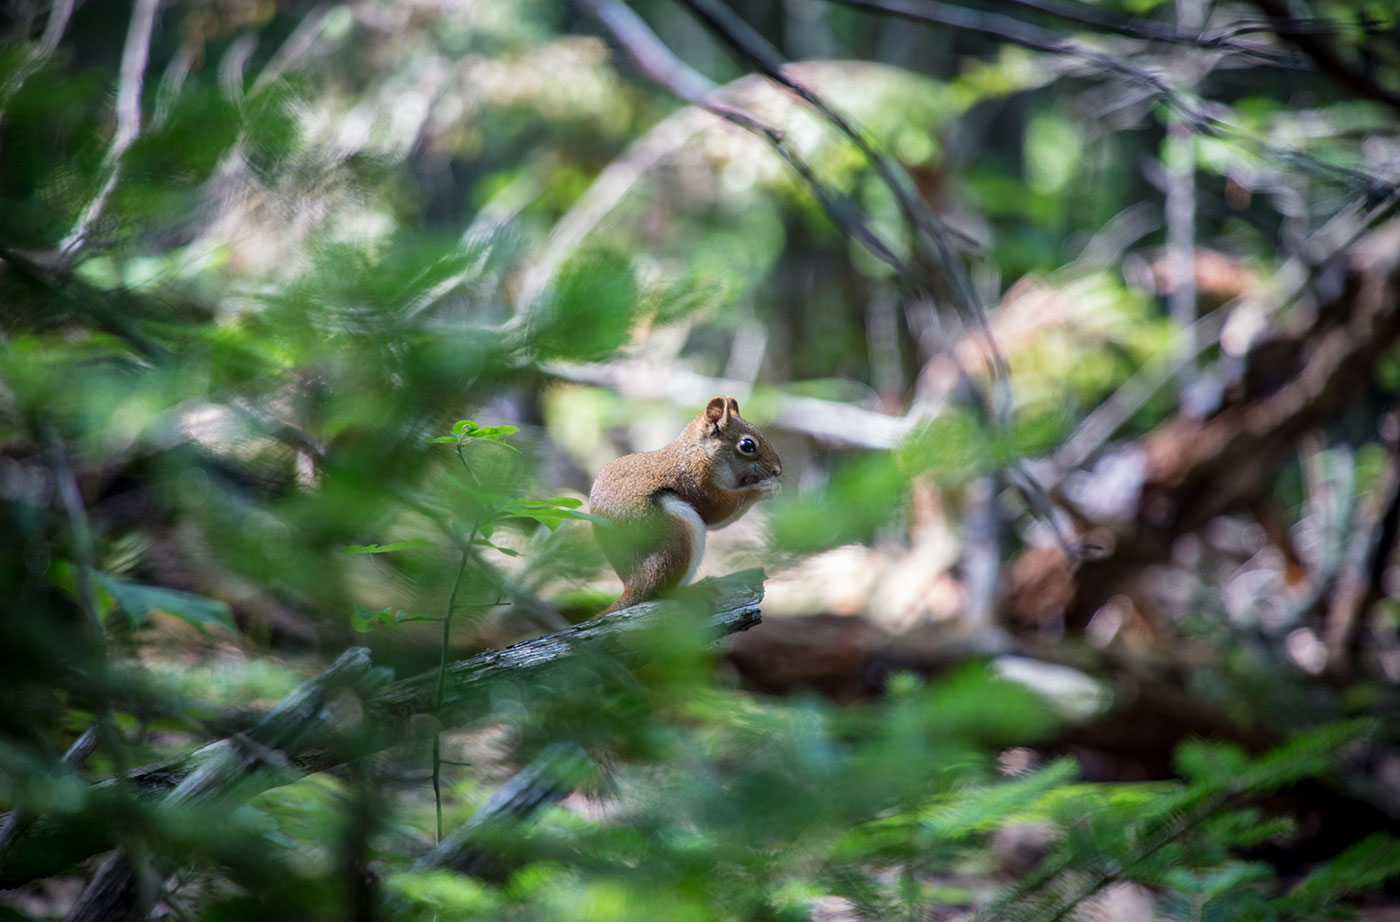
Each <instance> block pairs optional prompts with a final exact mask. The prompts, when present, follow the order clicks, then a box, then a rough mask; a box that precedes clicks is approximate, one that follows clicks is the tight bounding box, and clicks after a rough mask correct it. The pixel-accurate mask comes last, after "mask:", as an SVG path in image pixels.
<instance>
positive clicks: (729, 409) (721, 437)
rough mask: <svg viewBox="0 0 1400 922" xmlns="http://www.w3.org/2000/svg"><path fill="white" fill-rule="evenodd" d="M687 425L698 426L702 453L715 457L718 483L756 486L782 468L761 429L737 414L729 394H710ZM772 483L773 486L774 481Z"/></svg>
mask: <svg viewBox="0 0 1400 922" xmlns="http://www.w3.org/2000/svg"><path fill="white" fill-rule="evenodd" d="M691 425H692V426H695V427H696V428H697V429H698V430H699V432H698V435H699V436H700V438H701V439H702V440H703V441H704V443H705V446H706V454H709V455H710V456H711V457H713V458H714V459H715V462H716V463H715V465H714V476H715V478H716V479H717V480H718V482H719V485H720V486H723V487H727V488H728V489H731V490H737V489H739V488H741V487H753V486H758V485H759V484H764V483H768V482H770V481H773V480H776V479H777V477H778V475H779V474H781V473H782V472H783V463H782V462H781V461H779V460H778V453H777V452H776V451H774V450H773V446H772V445H770V444H768V440H767V439H766V438H764V437H763V433H762V432H759V431H758V429H756V428H755V427H754V426H753V424H752V423H750V422H749V421H748V420H746V419H744V418H743V417H741V416H740V415H739V402H738V401H737V400H735V399H734V398H733V397H711V398H710V402H709V403H707V404H705V409H704V411H703V412H701V414H700V415H699V416H697V417H695V419H694V421H693V422H692V423H691ZM772 487H773V488H774V489H776V488H777V484H776V483H775V484H772Z"/></svg>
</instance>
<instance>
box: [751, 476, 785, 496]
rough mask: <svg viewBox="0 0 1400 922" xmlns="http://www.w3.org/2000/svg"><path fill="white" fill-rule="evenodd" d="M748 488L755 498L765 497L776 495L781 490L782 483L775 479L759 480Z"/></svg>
mask: <svg viewBox="0 0 1400 922" xmlns="http://www.w3.org/2000/svg"><path fill="white" fill-rule="evenodd" d="M749 489H751V490H752V491H753V492H754V493H755V494H756V495H757V498H759V499H767V498H768V497H770V496H777V495H778V494H779V493H781V492H783V485H782V484H780V483H778V481H777V480H776V479H770V480H760V481H759V482H758V483H756V484H754V485H753V486H752V487H750V488H749Z"/></svg>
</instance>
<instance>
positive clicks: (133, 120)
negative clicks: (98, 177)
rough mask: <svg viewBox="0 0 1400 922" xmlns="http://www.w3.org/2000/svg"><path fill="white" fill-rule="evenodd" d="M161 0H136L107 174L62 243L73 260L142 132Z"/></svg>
mask: <svg viewBox="0 0 1400 922" xmlns="http://www.w3.org/2000/svg"><path fill="white" fill-rule="evenodd" d="M159 7H160V0H136V5H135V6H134V7H133V8H132V11H131V24H130V25H129V26H128V27H127V32H126V45H125V47H124V48H123V49H122V65H121V78H120V80H119V82H118V84H117V107H116V112H117V128H116V131H115V132H114V133H113V134H112V144H111V146H110V147H108V148H107V155H106V156H105V157H104V158H103V160H102V170H103V173H104V174H105V175H104V176H103V179H102V185H101V186H100V187H99V188H98V191H97V194H96V195H94V196H93V197H92V199H91V200H90V201H89V202H88V203H87V207H85V208H84V209H83V212H82V214H81V215H80V216H79V217H78V222H77V223H76V224H75V225H73V229H72V230H71V231H69V232H68V236H67V237H65V238H63V242H62V243H60V244H59V252H60V254H62V256H63V258H64V259H65V260H66V261H68V262H71V261H72V260H73V259H74V258H75V257H76V256H77V255H78V252H79V251H80V250H81V249H82V248H83V246H84V245H85V244H86V243H87V238H88V232H89V231H90V230H91V229H92V225H93V222H94V221H96V220H97V219H98V217H100V216H101V214H102V209H103V208H105V207H106V205H107V199H108V197H110V196H111V194H112V190H113V189H115V188H116V186H117V180H118V178H120V176H121V169H122V160H123V158H124V157H125V156H126V152H127V150H128V149H129V148H130V147H131V145H132V144H134V143H135V142H136V139H137V138H138V137H140V136H141V87H142V85H143V84H144V83H145V77H146V64H147V62H148V61H149V60H150V56H151V34H152V33H153V32H154V31H155V25H156V10H157V9H158V8H159Z"/></svg>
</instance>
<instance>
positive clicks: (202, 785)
mask: <svg viewBox="0 0 1400 922" xmlns="http://www.w3.org/2000/svg"><path fill="white" fill-rule="evenodd" d="M686 596H687V598H686V599H678V600H672V601H658V602H644V603H642V604H640V605H634V606H632V607H631V608H627V609H624V610H622V611H619V612H614V613H613V614H611V615H608V616H607V617H604V618H596V619H594V620H592V621H587V622H584V623H583V624H580V625H577V626H575V627H572V628H568V629H566V630H563V631H556V632H554V633H552V634H546V635H544V636H541V637H536V638H533V639H531V640H524V641H521V642H520V643H517V644H513V645H512V646H509V647H506V648H504V649H501V650H490V651H487V652H485V653H481V654H478V655H476V656H473V657H469V658H467V659H464V660H459V661H458V662H456V663H453V664H452V665H450V666H449V667H448V684H447V689H446V694H445V695H444V698H443V706H442V710H441V711H440V712H438V714H437V717H438V719H439V720H440V721H441V722H442V723H443V724H444V725H447V726H461V725H463V724H466V723H469V722H470V721H472V720H475V719H477V718H480V717H482V716H485V715H486V714H488V713H490V711H491V708H492V706H493V698H492V687H493V686H494V684H495V682H496V681H498V680H507V679H508V680H511V681H516V682H535V681H538V680H539V679H540V678H541V677H542V676H544V675H546V674H548V673H549V672H550V671H551V670H553V669H555V668H556V667H558V666H559V665H561V664H563V663H565V662H567V661H569V660H570V659H572V658H573V657H574V656H575V655H577V654H588V655H593V656H600V655H601V656H605V657H610V658H613V659H614V660H615V661H618V662H621V663H623V664H631V663H635V662H637V661H638V660H639V656H640V654H641V651H640V650H638V649H637V648H636V646H635V645H634V644H632V643H630V642H629V641H630V640H631V639H632V638H634V637H636V636H637V635H638V634H639V633H641V632H643V631H645V630H647V629H648V628H650V627H652V626H654V625H655V624H656V623H658V622H659V621H662V620H665V619H667V618H673V617H691V616H693V610H694V608H695V606H696V605H697V604H699V605H702V606H703V607H704V608H705V609H706V610H708V611H709V612H710V613H711V614H710V615H709V617H708V625H709V627H710V630H711V631H712V632H713V633H714V635H715V636H716V637H720V636H724V635H727V634H732V633H735V632H738V631H743V630H746V629H748V628H750V627H752V626H754V625H755V624H758V623H759V622H760V620H761V617H760V614H759V603H760V602H761V601H762V598H763V571H762V570H757V569H755V570H744V571H742V572H740V573H735V574H732V575H730V576H727V577H724V578H722V579H717V580H704V581H702V582H700V583H698V584H696V585H695V586H694V587H692V588H691V589H689V590H687V592H686ZM347 670H348V671H353V673H354V676H355V677H357V678H356V682H355V683H351V682H350V678H349V672H347ZM342 673H344V674H342ZM370 678H371V674H370V670H369V654H368V652H367V651H364V650H362V649H361V650H351V651H348V652H347V653H345V654H344V655H342V657H341V660H339V661H337V663H336V664H335V665H333V666H332V667H331V668H330V669H328V670H327V671H326V672H325V673H322V674H321V675H320V676H317V677H316V678H313V679H311V680H309V681H308V682H307V683H305V684H304V685H303V686H302V687H301V688H299V689H298V690H297V691H296V692H293V693H292V695H290V696H288V698H287V699H286V700H285V701H284V702H283V703H282V704H280V705H278V707H277V708H276V709H274V711H272V712H270V713H269V714H268V715H267V716H266V717H264V718H263V720H262V721H260V722H259V724H258V725H257V726H256V727H255V728H253V729H252V730H249V731H248V732H247V733H244V734H239V735H235V736H232V737H229V738H228V739H225V740H221V741H219V742H216V743H212V744H210V745H208V746H204V747H200V748H199V749H196V750H194V751H192V752H189V753H186V754H184V755H181V756H177V757H175V758H172V759H168V760H165V761H163V762H160V763H156V764H153V765H149V766H146V767H143V768H138V769H135V770H133V771H131V772H130V773H129V774H128V776H127V784H128V785H129V786H130V788H131V789H133V790H135V791H137V792H138V794H139V795H141V796H142V798H143V799H144V800H146V801H148V802H156V801H160V800H162V799H166V798H169V797H174V796H175V795H176V794H180V796H181V797H198V798H206V797H222V798H225V799H231V798H234V797H237V798H247V797H251V796H253V795H254V794H256V793H258V792H260V791H262V790H266V789H268V788H271V787H275V786H278V785H281V784H287V783H289V782H290V781H293V780H295V779H296V778H298V777H301V776H302V775H305V774H309V773H312V772H316V771H323V770H325V769H328V768H333V767H335V766H337V765H340V764H343V763H344V762H346V761H348V760H350V759H352V758H355V757H358V756H362V755H366V754H369V753H372V752H376V751H380V750H383V749H387V748H389V747H390V746H392V745H394V744H396V743H398V742H401V741H402V740H403V739H404V738H405V735H406V734H407V733H408V732H409V728H410V721H412V720H413V719H414V718H415V716H416V715H419V714H425V713H432V712H433V705H434V701H435V697H436V686H437V670H433V671H431V672H428V673H424V674H422V675H418V676H413V677H410V678H407V679H401V680H399V681H397V682H392V683H389V684H387V685H384V686H382V687H379V688H377V689H374V690H367V689H366V688H365V684H363V683H366V682H368V680H369V679H370ZM333 679H334V682H333V681H332V680H333ZM351 684H354V688H351V689H350V690H352V691H353V690H355V689H359V690H360V691H362V692H363V697H362V701H361V709H362V713H363V717H362V719H360V720H358V721H351V723H353V724H354V725H353V727H352V728H350V729H351V730H353V732H347V728H346V726H345V724H346V722H347V719H346V716H345V715H346V713H347V712H353V711H354V710H355V708H354V707H352V706H349V704H348V703H347V706H346V707H345V708H343V709H341V708H338V707H323V705H325V704H326V703H327V701H328V700H329V699H327V698H326V697H325V692H326V691H327V690H328V689H330V688H332V687H334V688H340V689H347V688H350V686H351ZM269 768H274V769H276V770H275V771H270V770H266V769H269ZM172 792H173V793H172ZM181 792H183V793H181ZM118 797H119V793H118V792H117V790H116V785H114V784H113V783H111V782H104V783H101V784H97V785H94V786H93V787H92V788H91V789H90V790H89V796H88V799H87V803H86V804H85V805H84V806H83V808H82V809H81V810H80V811H79V812H76V813H71V814H66V815H64V816H59V817H46V818H42V819H39V820H36V821H35V824H34V827H33V828H32V829H31V830H30V831H29V833H28V834H27V835H25V836H22V837H20V838H19V839H18V840H17V841H16V842H15V843H13V847H12V848H11V850H10V851H9V853H8V854H5V855H0V889H7V888H12V887H18V886H21V885H22V884H25V883H28V882H30V881H32V880H37V879H40V878H43V877H47V876H50V875H52V874H55V873H58V872H60V871H62V870H64V869H65V868H68V867H71V866H72V865H73V864H75V863H76V862H79V861H81V860H83V859H85V858H87V857H89V856H90V855H93V854H96V853H98V852H101V851H103V850H105V849H108V848H111V847H112V844H113V840H114V838H115V836H114V830H113V829H112V821H111V819H110V816H111V812H112V811H111V808H112V807H114V806H115V805H116V804H117V798H118Z"/></svg>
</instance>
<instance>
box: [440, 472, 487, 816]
mask: <svg viewBox="0 0 1400 922" xmlns="http://www.w3.org/2000/svg"><path fill="white" fill-rule="evenodd" d="M463 463H465V461H464V462H463ZM476 531H477V526H476V525H475V524H473V525H472V533H471V536H470V537H469V538H467V548H470V547H471V546H472V542H473V541H475V540H476ZM467 548H464V549H463V550H462V556H461V557H460V558H459V559H458V561H457V575H456V576H455V577H453V579H452V592H451V593H449V595H448V597H447V612H446V614H444V615H443V618H442V654H441V658H440V659H439V660H438V676H437V699H436V703H435V706H434V709H435V710H438V711H440V710H441V709H442V696H443V693H444V692H445V691H446V689H447V654H448V647H449V640H450V639H451V636H452V613H453V612H454V611H456V609H457V590H458V589H460V588H461V586H462V575H463V574H464V573H465V572H466V570H467V555H468V553H469V551H468V550H467ZM433 808H434V811H435V813H436V815H437V839H438V841H439V842H441V841H442V732H441V731H439V732H437V733H435V734H433Z"/></svg>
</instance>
